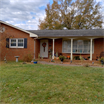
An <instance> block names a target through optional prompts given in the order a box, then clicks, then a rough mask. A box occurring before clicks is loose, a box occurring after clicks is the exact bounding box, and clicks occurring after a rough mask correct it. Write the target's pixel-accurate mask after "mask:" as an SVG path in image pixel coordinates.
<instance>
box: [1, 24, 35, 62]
mask: <svg viewBox="0 0 104 104" xmlns="http://www.w3.org/2000/svg"><path fill="white" fill-rule="evenodd" d="M4 26H5V28H6V31H5V33H3V34H0V36H1V37H0V39H2V41H0V59H1V60H4V56H5V55H6V58H7V60H8V61H10V60H15V59H16V58H15V57H14V56H20V57H19V60H23V58H24V56H25V55H27V54H32V56H33V57H34V38H30V37H29V34H28V33H25V32H22V31H20V30H18V29H15V28H12V27H10V26H7V25H4ZM4 36H6V37H4ZM3 37H4V39H3ZM10 37H12V38H27V48H6V38H10Z"/></svg>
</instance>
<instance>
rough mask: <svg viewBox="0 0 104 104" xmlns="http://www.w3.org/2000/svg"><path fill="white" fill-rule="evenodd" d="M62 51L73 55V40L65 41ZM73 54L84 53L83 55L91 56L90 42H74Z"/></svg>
mask: <svg viewBox="0 0 104 104" xmlns="http://www.w3.org/2000/svg"><path fill="white" fill-rule="evenodd" d="M92 46H93V44H92ZM93 48H94V46H93ZM62 50H63V53H71V40H63V47H62ZM93 50H94V49H93ZM73 53H83V54H84V53H88V54H89V53H90V40H73Z"/></svg>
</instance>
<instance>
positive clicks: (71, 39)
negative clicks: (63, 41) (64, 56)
mask: <svg viewBox="0 0 104 104" xmlns="http://www.w3.org/2000/svg"><path fill="white" fill-rule="evenodd" d="M71 60H73V39H71Z"/></svg>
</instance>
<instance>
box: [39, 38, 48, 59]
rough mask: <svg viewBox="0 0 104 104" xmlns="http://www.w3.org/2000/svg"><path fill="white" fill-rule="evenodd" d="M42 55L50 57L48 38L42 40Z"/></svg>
mask: <svg viewBox="0 0 104 104" xmlns="http://www.w3.org/2000/svg"><path fill="white" fill-rule="evenodd" d="M40 57H46V58H48V40H40Z"/></svg>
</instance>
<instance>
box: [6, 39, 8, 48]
mask: <svg viewBox="0 0 104 104" xmlns="http://www.w3.org/2000/svg"><path fill="white" fill-rule="evenodd" d="M6 48H9V38H6Z"/></svg>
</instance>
